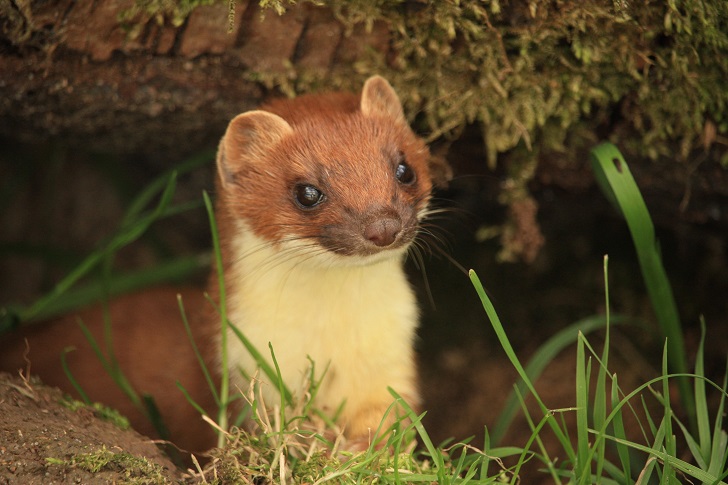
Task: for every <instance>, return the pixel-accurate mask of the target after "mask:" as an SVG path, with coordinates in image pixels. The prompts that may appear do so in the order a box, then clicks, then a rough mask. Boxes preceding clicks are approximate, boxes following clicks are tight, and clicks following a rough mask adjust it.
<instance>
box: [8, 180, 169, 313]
mask: <svg viewBox="0 0 728 485" xmlns="http://www.w3.org/2000/svg"><path fill="white" fill-rule="evenodd" d="M175 187H176V179H175V174H174V173H173V174H172V175H171V176H170V177H169V180H167V184H166V186H165V188H164V192H163V193H162V196H161V197H160V201H159V203H158V204H157V207H156V208H155V209H154V210H153V211H152V213H151V214H150V215H148V216H146V217H144V218H142V219H140V220H138V221H136V222H135V223H134V224H127V225H125V226H123V227H122V228H121V229H120V230H119V231H118V232H117V233H116V234H115V235H114V236H113V237H112V238H111V240H110V241H109V242H108V243H106V244H105V245H103V247H102V249H100V250H97V251H94V252H93V253H91V254H90V255H89V256H88V257H86V258H85V259H84V260H83V261H82V262H81V263H80V264H79V265H78V266H77V267H76V268H75V269H74V270H73V271H71V272H70V273H69V274H68V275H66V276H65V277H64V278H63V279H62V280H61V281H60V282H59V283H58V284H56V286H55V287H54V288H53V290H51V291H50V292H49V293H48V294H46V295H44V296H43V297H41V298H40V299H38V300H37V301H36V302H35V303H34V304H33V305H31V306H30V307H29V308H26V309H23V310H22V311H20V312H19V314H18V317H19V319H20V321H21V322H24V321H27V320H31V319H33V318H35V317H36V316H37V315H39V314H40V313H41V312H43V311H44V310H45V309H46V307H48V306H49V305H50V304H51V303H53V302H54V301H56V300H57V299H58V298H60V297H61V296H63V295H65V293H66V292H67V291H68V290H69V289H70V288H71V287H72V286H73V285H75V284H76V283H77V282H78V281H79V280H80V279H81V278H82V277H83V276H85V275H87V274H88V273H89V272H90V271H91V270H92V269H93V268H95V267H96V266H97V265H98V264H100V263H101V262H103V261H104V260H105V259H106V258H107V257H108V255H110V254H113V253H114V252H115V251H118V250H119V249H120V248H122V247H124V246H125V245H127V244H129V243H131V242H133V241H134V240H136V239H137V238H139V237H140V236H141V235H142V234H143V233H144V231H146V230H147V229H148V228H149V226H150V225H151V224H152V222H154V221H155V220H156V219H157V218H159V216H160V215H161V214H162V213H163V212H164V210H165V209H166V208H167V206H168V204H169V203H170V202H171V199H172V196H173V195H174V190H175Z"/></svg>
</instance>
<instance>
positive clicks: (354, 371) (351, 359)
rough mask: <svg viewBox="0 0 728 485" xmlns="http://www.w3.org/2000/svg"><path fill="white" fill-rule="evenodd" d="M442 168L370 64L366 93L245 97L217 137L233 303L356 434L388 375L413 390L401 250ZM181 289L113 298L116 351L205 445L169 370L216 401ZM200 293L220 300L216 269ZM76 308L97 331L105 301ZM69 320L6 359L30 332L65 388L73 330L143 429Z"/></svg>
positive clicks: (204, 398) (296, 379)
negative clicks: (63, 359)
mask: <svg viewBox="0 0 728 485" xmlns="http://www.w3.org/2000/svg"><path fill="white" fill-rule="evenodd" d="M437 169H438V166H437V165H435V164H433V162H432V161H431V158H430V154H429V151H428V148H427V146H426V145H425V143H424V142H423V141H422V140H421V139H420V138H418V137H417V136H416V135H415V134H414V133H413V132H412V130H411V129H410V128H409V126H408V124H407V122H406V120H405V117H404V114H403V110H402V105H401V103H400V101H399V99H398V97H397V95H396V93H395V92H394V90H393V89H392V87H391V86H390V85H389V83H388V82H387V81H385V80H384V79H383V78H381V77H378V76H374V77H372V78H370V79H369V80H367V81H366V83H365V84H364V88H363V90H362V92H361V94H360V95H354V94H336V93H335V94H323V95H309V96H301V97H299V98H297V99H294V100H280V101H274V102H271V103H270V104H267V105H264V106H263V107H262V108H261V109H260V110H256V111H251V112H247V113H243V114H241V115H239V116H237V117H236V118H235V119H233V120H232V122H231V123H230V125H229V127H228V128H227V131H226V133H225V135H224V137H223V138H222V141H221V142H220V146H219V152H218V156H217V194H216V195H217V205H216V217H217V221H218V225H219V236H220V240H221V251H222V258H223V270H224V275H225V278H224V283H225V291H226V299H225V304H226V307H227V310H228V318H229V320H230V322H231V323H232V324H233V325H235V326H236V327H237V328H239V329H240V330H241V331H242V332H243V334H244V335H245V336H246V337H247V338H248V339H249V340H250V341H251V342H252V343H253V344H254V345H255V346H256V348H258V349H259V350H260V351H261V353H262V354H263V355H266V356H267V355H269V352H268V344H269V342H270V343H271V344H272V347H273V350H274V352H275V356H276V359H277V362H278V365H279V368H280V370H281V373H282V377H283V380H284V382H285V383H286V384H287V386H288V387H289V388H290V389H291V391H293V392H294V393H300V392H303V391H304V390H303V389H302V387H301V386H302V383H303V382H304V379H305V377H306V373H307V371H308V368H309V365H310V361H309V357H310V358H311V359H312V360H313V361H314V362H315V363H316V366H317V369H319V370H323V369H327V371H326V373H325V375H324V376H323V380H322V382H321V384H320V388H319V390H318V394H317V395H316V401H315V403H314V404H315V405H317V406H319V407H320V408H322V409H324V410H327V411H329V412H331V413H333V412H334V411H335V410H337V409H338V408H340V405H341V404H342V403H344V406H343V410H342V412H341V413H340V415H339V424H341V426H342V427H343V428H344V430H345V433H346V434H347V435H348V436H350V437H353V438H366V437H367V436H368V435H369V433H370V430H376V429H377V427H378V426H379V424H380V421H381V420H382V417H383V414H384V413H385V411H386V409H387V407H388V406H389V405H390V404H391V402H392V401H393V398H392V396H391V395H390V394H389V392H388V391H387V387H392V388H393V389H395V390H396V391H397V392H398V393H399V394H401V395H402V396H403V397H404V398H405V399H406V400H407V401H408V402H409V403H410V404H412V405H415V406H416V405H417V404H418V403H419V393H418V389H417V372H416V368H415V359H414V350H413V340H414V338H415V328H416V326H417V320H418V307H417V302H416V300H415V296H414V294H413V291H412V289H411V288H410V285H409V284H408V282H407V279H406V277H405V272H404V270H403V263H404V259H405V257H406V255H407V251H408V249H409V248H411V246H412V244H413V243H414V241H415V238H416V237H417V234H418V230H419V228H420V222H421V221H422V219H423V218H424V217H425V216H426V215H427V213H428V202H429V201H430V192H431V189H432V185H433V176H434V175H433V174H435V172H437ZM177 292H179V290H178V289H170V288H161V289H156V290H147V291H144V292H141V293H138V294H133V295H127V296H124V297H121V298H118V299H116V300H114V301H112V302H111V304H110V315H111V321H112V322H113V324H114V326H113V335H114V339H113V340H114V341H113V345H114V353H115V356H116V359H117V361H118V364H119V366H120V368H121V369H122V370H123V371H124V372H125V374H126V376H127V378H128V380H129V381H130V382H131V384H132V385H133V386H134V387H135V388H136V389H137V391H138V392H140V393H149V394H151V395H152V396H153V397H154V399H155V401H156V403H157V406H158V407H159V408H160V410H161V414H162V416H163V417H164V418H165V420H166V424H167V426H168V427H169V429H170V435H171V439H172V441H174V442H175V443H176V444H177V445H179V446H181V447H183V448H185V449H188V450H193V451H201V450H203V449H204V447H205V446H211V445H212V444H213V443H214V433H213V432H212V430H211V429H210V427H209V426H208V425H207V424H206V423H204V422H203V421H202V420H201V419H200V417H199V414H196V411H195V410H194V408H192V407H191V406H190V405H188V404H187V403H186V402H185V399H184V397H183V396H182V395H181V393H180V391H179V389H178V388H177V385H176V384H177V382H179V383H180V384H181V385H182V386H183V387H185V388H186V389H187V391H188V392H189V393H190V395H192V397H193V398H194V399H195V400H196V401H197V402H198V403H199V404H200V405H202V406H203V407H204V408H205V409H207V410H208V412H209V413H210V414H211V415H213V416H214V415H215V414H214V412H215V403H214V402H213V399H212V398H211V393H210V391H209V389H208V388H207V383H206V380H205V377H204V375H203V374H202V372H201V371H200V368H199V365H198V362H197V358H196V356H195V355H194V353H193V352H192V350H191V346H190V344H189V342H188V341H187V337H186V334H185V331H184V327H183V326H182V321H181V318H180V314H179V311H178V310H177V302H176V299H175V294H176V293H177ZM209 293H210V294H211V295H212V298H213V300H217V303H218V305H219V304H220V301H219V299H220V292H219V288H218V283H217V277H216V269H213V276H212V277H211V279H210V287H209ZM184 303H185V307H186V309H187V311H188V314H189V319H190V323H191V325H192V327H193V333H194V335H195V338H196V341H197V344H198V346H199V348H200V350H201V351H202V352H203V354H204V356H205V360H206V361H207V362H208V363H209V364H211V365H213V367H214V366H217V370H218V371H219V370H220V365H221V362H222V361H221V360H220V357H219V356H220V355H221V350H222V349H221V342H222V338H221V333H220V317H219V315H217V314H216V313H215V312H214V311H212V310H209V308H208V309H205V307H209V305H207V302H206V301H205V300H204V298H203V297H202V293H201V292H200V291H199V290H197V291H190V290H186V291H185V292H184ZM81 318H82V319H83V321H84V322H85V323H86V324H87V325H88V326H89V327H90V328H91V330H92V332H93V333H95V335H96V338H97V339H98V340H99V341H103V331H102V328H103V327H102V322H103V313H102V311H101V309H100V308H95V309H90V310H87V311H85V312H83V313H82V314H81ZM77 321H78V319H77V317H76V316H75V315H74V316H68V317H67V318H64V319H61V320H58V321H56V322H52V323H50V324H48V325H36V326H33V328H31V329H29V330H27V331H24V332H22V333H21V334H18V335H14V336H11V337H7V336H1V337H0V339H2V340H4V342H3V343H2V344H0V347H1V349H0V369H3V370H13V371H15V370H16V369H18V368H21V367H25V360H24V358H23V351H24V349H25V345H24V343H23V341H24V339H25V338H28V341H29V344H30V354H29V359H30V361H31V363H32V364H31V367H30V369H31V373H37V374H39V375H40V376H41V378H42V379H43V380H45V381H46V382H48V383H49V384H52V385H57V386H59V387H62V388H64V389H66V390H68V391H69V392H72V391H73V389H72V387H71V385H70V383H69V381H68V380H67V379H66V377H65V375H64V373H63V371H62V368H61V366H60V363H59V357H60V353H61V351H62V349H63V348H64V347H66V346H68V345H73V346H75V347H76V349H77V350H76V351H74V352H71V353H69V354H68V355H67V360H68V364H69V367H70V368H71V371H72V372H73V374H74V376H75V378H76V380H77V381H78V382H79V383H80V384H81V386H82V387H83V388H84V389H85V391H86V392H87V394H88V395H89V396H90V398H91V399H93V400H98V401H102V402H104V403H106V404H108V405H110V406H112V407H116V408H118V409H119V410H120V411H121V412H122V413H124V414H126V415H128V416H129V417H130V419H131V421H132V424H133V426H134V427H136V428H137V429H139V430H141V431H143V432H146V433H152V429H151V428H150V425H149V423H148V422H147V421H146V419H145V418H144V416H143V415H142V414H140V413H139V412H138V410H136V409H135V408H134V407H133V406H131V405H130V403H129V401H128V399H127V398H126V397H125V396H123V395H122V394H121V393H120V391H119V390H118V388H116V386H115V385H114V384H113V383H112V382H111V381H110V379H109V378H108V376H107V375H106V373H105V371H104V370H103V369H102V367H101V365H100V364H99V362H98V359H97V357H96V355H95V354H94V353H93V352H92V351H91V350H90V347H89V344H88V342H86V339H85V337H84V336H83V334H82V333H81V332H80V330H79V328H78V325H77ZM231 332H232V331H231ZM227 345H228V349H227V350H228V360H227V365H228V367H229V370H230V375H231V376H232V377H231V381H232V382H231V384H232V386H231V387H232V389H235V388H240V389H247V387H248V382H247V381H246V380H245V379H244V378H243V377H242V373H241V372H240V369H242V370H244V371H245V373H246V374H248V375H255V363H254V362H253V360H252V359H251V357H250V355H249V354H248V352H247V350H246V349H245V348H244V347H243V345H242V344H241V343H240V342H239V340H238V339H237V337H236V336H235V335H234V334H232V333H229V334H228V335H227ZM219 375H220V373H218V377H219ZM319 377H320V376H319ZM262 387H263V391H264V399H266V400H272V403H278V402H279V398H278V396H277V388H276V386H275V385H273V384H270V383H268V384H265V383H264V384H263V385H262Z"/></svg>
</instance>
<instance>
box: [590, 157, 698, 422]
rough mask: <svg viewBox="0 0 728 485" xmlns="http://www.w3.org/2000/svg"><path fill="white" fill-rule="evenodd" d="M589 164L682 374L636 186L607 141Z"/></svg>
mask: <svg viewBox="0 0 728 485" xmlns="http://www.w3.org/2000/svg"><path fill="white" fill-rule="evenodd" d="M591 164H592V169H593V170H594V174H595V177H596V180H597V182H598V183H599V186H600V187H601V189H602V191H603V192H604V194H605V195H606V197H607V198H608V199H609V200H610V201H611V202H612V203H613V205H614V206H615V207H616V208H617V210H618V211H619V212H620V213H621V214H622V216H623V217H624V219H625V220H626V222H627V226H628V227H629V231H630V234H631V235H632V241H633V243H634V246H635V249H636V251H637V258H638V260H639V264H640V269H641V272H642V277H643V278H644V281H645V286H646V287H647V293H648V294H649V296H650V300H651V302H652V308H653V311H654V312H655V315H656V316H657V321H658V323H659V325H660V329H661V330H662V333H663V335H664V336H665V337H666V338H667V343H668V346H669V354H668V355H669V358H670V365H671V367H672V369H674V371H675V372H677V373H686V372H687V367H688V366H687V357H686V352H685V343H684V341H683V335H682V325H681V323H680V317H679V314H678V311H677V305H676V303H675V298H674V296H673V293H672V288H671V287H670V282H669V280H668V279H667V274H666V272H665V268H664V266H663V265H662V258H661V256H660V251H659V247H658V243H657V239H656V237H655V228H654V226H653V224H652V219H651V218H650V214H649V212H648V210H647V206H646V205H645V202H644V200H643V199H642V195H641V194H640V191H639V188H638V187H637V184H636V183H635V181H634V178H633V177H632V174H631V173H630V170H629V166H628V165H627V162H626V161H625V160H624V157H623V156H622V154H621V153H620V151H619V150H618V149H617V147H615V146H614V145H612V144H611V143H602V144H600V145H598V146H597V147H595V148H594V149H593V150H592V151H591ZM678 385H679V387H680V396H681V399H682V403H683V406H684V408H685V411H686V412H687V413H688V416H690V420H691V422H694V421H695V403H694V401H693V395H692V392H691V390H690V386H689V382H688V381H687V380H684V379H682V380H679V381H678Z"/></svg>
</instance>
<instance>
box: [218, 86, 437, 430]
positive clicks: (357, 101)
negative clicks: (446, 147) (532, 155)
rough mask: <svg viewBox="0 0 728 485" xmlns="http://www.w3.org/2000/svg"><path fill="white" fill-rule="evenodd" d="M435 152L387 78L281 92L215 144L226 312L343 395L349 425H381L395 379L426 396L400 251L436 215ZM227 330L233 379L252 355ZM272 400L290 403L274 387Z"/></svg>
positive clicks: (249, 370) (281, 357) (268, 395)
mask: <svg viewBox="0 0 728 485" xmlns="http://www.w3.org/2000/svg"><path fill="white" fill-rule="evenodd" d="M429 160H430V153H429V150H428V148H427V146H426V145H425V143H424V142H423V141H422V140H421V139H420V138H418V137H417V136H416V135H415V134H414V133H413V132H412V130H411V129H410V127H409V126H408V124H407V122H406V120H405V117H404V113H403V110H402V106H401V103H400V101H399V99H398V97H397V95H396V93H395V92H394V90H393V89H392V87H391V86H390V85H389V83H388V82H387V81H386V80H384V79H383V78H382V77H379V76H374V77H372V78H370V79H368V80H367V81H366V83H365V84H364V88H363V90H362V93H361V95H360V96H356V95H347V94H329V95H319V96H315V95H313V96H302V97H299V98H297V99H295V100H292V101H277V102H273V103H270V104H268V105H265V106H263V107H262V108H261V109H260V110H257V111H251V112H247V113H243V114H241V115H239V116H237V117H236V118H235V119H233V120H232V121H231V123H230V125H229V126H228V129H227V132H226V133H225V136H224V137H223V139H222V141H221V143H220V147H219V150H218V156H217V171H218V178H217V190H218V194H217V195H218V203H217V210H216V214H217V218H218V219H219V223H220V236H221V240H222V256H223V265H224V272H225V286H226V292H227V300H226V302H227V307H228V311H229V319H230V321H231V322H232V323H233V324H234V325H236V326H238V327H239V329H240V330H241V331H242V332H243V333H244V335H245V336H246V337H247V338H248V339H249V340H250V341H251V342H252V343H253V344H254V345H255V346H256V348H257V349H260V350H261V351H262V353H263V354H268V344H269V342H270V343H271V344H272V348H273V351H274V353H275V356H276V359H277V361H278V365H279V367H280V370H281V374H282V377H283V381H284V382H285V383H286V384H287V385H288V386H290V387H291V388H292V390H293V391H294V392H299V393H300V392H302V391H303V389H301V387H300V386H301V385H302V383H303V382H304V380H305V378H306V377H307V369H308V367H309V357H310V359H312V360H313V362H315V364H316V366H317V368H318V369H324V368H325V369H327V370H326V373H325V375H324V377H323V380H322V382H321V386H320V388H319V389H318V394H317V396H316V402H315V404H316V405H318V406H319V407H320V408H323V409H325V410H326V409H327V410H329V411H334V410H336V409H337V408H338V407H339V406H340V405H341V404H342V403H345V405H344V407H343V411H342V412H341V414H340V422H341V424H342V425H343V427H344V428H345V430H346V434H347V435H349V436H353V437H363V436H366V435H367V434H368V433H370V431H371V432H373V431H375V430H376V429H377V427H378V426H379V424H380V422H381V420H382V416H383V415H384V413H385V411H386V409H387V407H388V406H389V405H390V404H391V403H392V401H393V398H392V396H391V394H390V393H389V392H388V390H387V387H388V386H389V387H392V388H394V389H395V390H396V391H397V392H398V393H399V394H401V395H402V396H403V397H404V398H405V399H406V400H407V401H408V402H409V403H410V404H412V405H417V404H419V399H420V398H419V392H418V389H417V372H416V368H415V356H414V349H413V343H414V338H415V329H416V326H417V321H418V306H417V302H416V300H415V295H414V293H413V290H412V288H411V287H410V285H409V283H408V282H407V278H406V276H405V272H404V269H403V262H404V259H405V256H406V254H407V250H408V248H410V246H411V245H412V243H413V242H414V240H415V237H416V236H417V233H418V230H419V225H420V221H421V220H422V219H423V218H424V217H425V216H426V214H427V210H428V209H427V208H428V202H429V200H430V192H431V189H432V176H431V174H430V168H429V166H428V163H429ZM229 332H230V333H229V335H228V336H227V341H228V352H229V361H228V366H229V367H230V373H231V375H232V376H233V378H232V382H233V383H234V384H235V385H237V386H239V387H240V388H243V389H245V388H247V382H244V379H243V378H242V377H241V373H240V372H239V371H238V367H240V368H242V369H243V370H244V371H245V373H246V374H248V375H252V374H253V373H254V371H255V363H254V361H253V359H252V358H251V356H250V354H249V353H248V351H247V350H246V349H245V347H244V346H243V345H242V344H241V343H240V341H239V340H238V339H237V338H236V336H235V335H234V334H233V333H232V330H230V331H229ZM264 398H265V399H266V400H271V401H272V402H273V403H276V402H280V398H279V397H278V396H277V387H276V386H275V385H270V384H269V385H267V386H264Z"/></svg>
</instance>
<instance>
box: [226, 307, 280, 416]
mask: <svg viewBox="0 0 728 485" xmlns="http://www.w3.org/2000/svg"><path fill="white" fill-rule="evenodd" d="M227 327H228V328H229V329H230V330H232V331H233V333H234V334H235V336H236V337H237V338H238V340H240V342H241V343H242V344H243V346H244V347H245V349H246V350H247V351H248V353H250V356H251V357H253V359H254V360H255V363H256V365H257V366H258V367H259V368H260V370H261V371H263V373H264V374H265V375H266V377H268V379H270V381H271V383H272V384H273V385H276V386H278V385H279V384H280V386H282V387H281V388H282V389H283V396H284V399H285V402H286V403H289V404H290V403H292V402H293V395H292V394H291V391H290V389H288V387H286V383H285V382H282V380H281V379H280V378H279V374H278V373H277V372H276V370H275V368H273V367H272V366H271V365H270V364H269V363H268V361H267V360H266V358H265V357H263V354H261V353H260V352H259V351H258V349H257V348H255V345H253V343H252V342H251V341H250V340H248V338H247V337H246V336H245V335H244V334H243V332H241V331H240V329H239V328H238V327H236V326H235V325H233V324H232V323H231V322H230V321H228V322H227Z"/></svg>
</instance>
